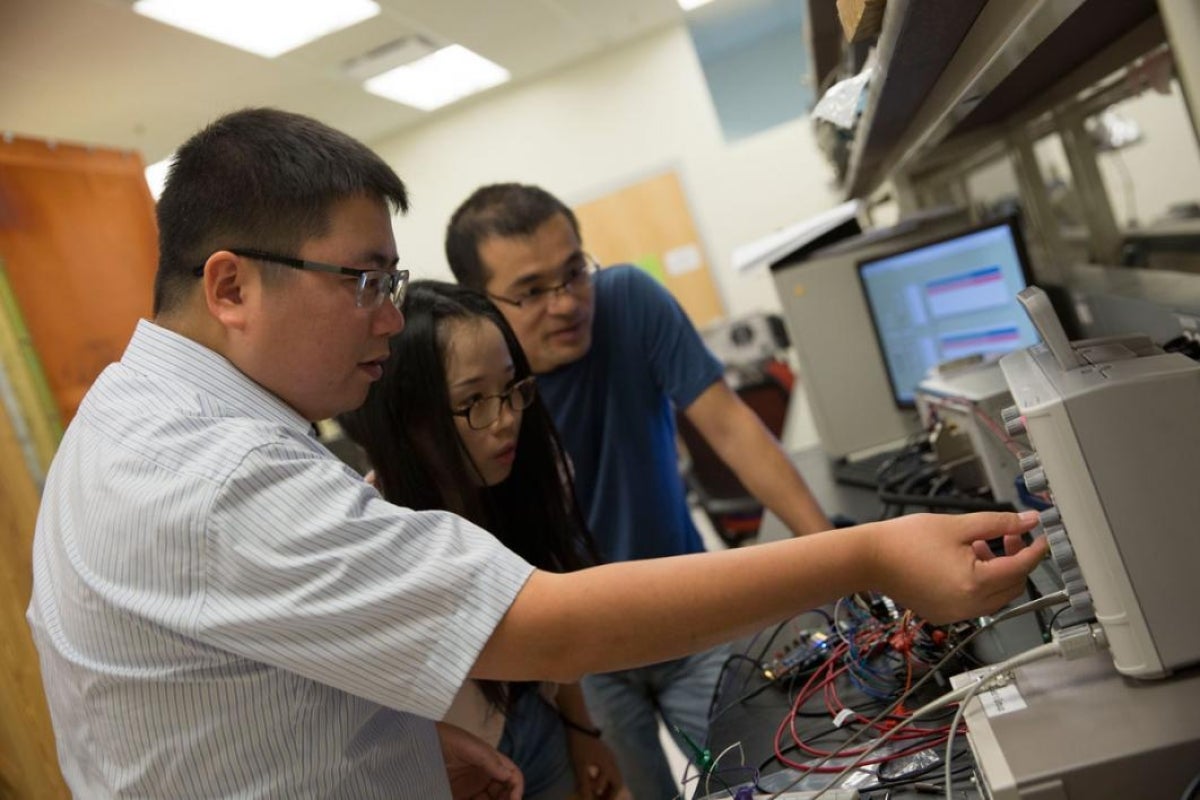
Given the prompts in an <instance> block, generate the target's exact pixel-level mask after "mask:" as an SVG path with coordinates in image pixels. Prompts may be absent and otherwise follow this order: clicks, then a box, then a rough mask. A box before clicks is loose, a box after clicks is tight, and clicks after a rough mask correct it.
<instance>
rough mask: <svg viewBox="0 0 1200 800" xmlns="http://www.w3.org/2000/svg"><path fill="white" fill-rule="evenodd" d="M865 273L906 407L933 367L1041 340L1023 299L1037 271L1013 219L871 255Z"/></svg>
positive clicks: (861, 266)
mask: <svg viewBox="0 0 1200 800" xmlns="http://www.w3.org/2000/svg"><path fill="white" fill-rule="evenodd" d="M858 277H859V281H860V282H861V284H862V289H863V295H864V298H865V299H866V304H867V311H868V314H869V316H870V318H871V322H872V324H873V326H874V329H875V337H876V339H877V340H878V342H879V349H880V352H881V353H882V354H883V361H884V365H885V366H886V367H887V372H888V380H889V383H890V385H891V390H892V398H893V399H894V400H895V402H896V405H897V406H898V407H900V408H911V407H913V405H914V403H915V398H916V388H917V384H918V383H920V382H921V380H922V379H924V377H925V375H926V373H927V372H928V371H929V369H930V367H934V366H937V365H938V364H942V363H945V362H948V361H955V360H957V359H961V358H966V357H969V356H983V357H984V358H986V359H995V358H999V357H1000V356H1002V355H1004V354H1005V353H1009V352H1011V351H1013V350H1017V349H1019V348H1022V347H1028V346H1030V345H1034V344H1037V343H1038V341H1039V339H1038V334H1037V330H1036V329H1035V328H1034V327H1033V324H1032V323H1031V322H1030V321H1029V317H1028V315H1027V314H1026V313H1025V311H1024V309H1023V308H1022V307H1021V305H1020V304H1019V303H1018V302H1017V300H1016V296H1017V292H1019V291H1021V290H1022V289H1024V288H1025V287H1026V286H1028V285H1029V283H1030V273H1029V261H1028V258H1027V257H1026V255H1025V247H1024V242H1023V241H1022V239H1021V234H1020V231H1019V230H1018V229H1017V225H1016V221H1015V220H1014V219H1006V220H1003V221H1001V222H995V223H991V224H988V225H984V226H980V227H976V228H972V229H970V230H968V231H965V232H963V233H959V234H956V235H954V236H951V237H949V238H946V239H940V240H938V241H935V242H930V243H927V244H922V245H920V246H917V247H911V248H908V249H905V250H901V251H899V252H893V253H892V254H890V255H886V256H879V257H872V258H869V259H865V260H863V261H860V262H858Z"/></svg>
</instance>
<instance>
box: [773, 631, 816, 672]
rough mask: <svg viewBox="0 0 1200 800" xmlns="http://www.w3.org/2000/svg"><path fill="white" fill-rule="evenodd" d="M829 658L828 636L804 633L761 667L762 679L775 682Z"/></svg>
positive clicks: (814, 632) (810, 632) (813, 632)
mask: <svg viewBox="0 0 1200 800" xmlns="http://www.w3.org/2000/svg"><path fill="white" fill-rule="evenodd" d="M828 657H829V635H828V634H826V633H823V632H822V631H804V632H802V633H801V634H800V635H799V636H798V637H796V639H795V640H794V641H793V642H792V643H791V644H790V645H789V646H788V647H787V648H785V649H784V650H781V651H780V652H778V653H776V655H775V657H774V658H772V659H771V660H770V661H767V662H765V663H764V664H763V665H762V674H763V677H764V678H766V679H767V680H769V681H773V680H777V679H779V678H781V677H783V676H784V675H787V674H788V673H790V672H803V671H805V670H807V669H809V668H811V667H815V666H816V665H817V664H820V663H821V662H822V661H824V660H825V659H826V658H828Z"/></svg>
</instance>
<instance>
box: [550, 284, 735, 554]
mask: <svg viewBox="0 0 1200 800" xmlns="http://www.w3.org/2000/svg"><path fill="white" fill-rule="evenodd" d="M593 288H594V292H595V316H594V319H593V326H592V346H591V349H590V350H589V351H588V352H587V354H586V355H584V356H583V358H581V359H579V360H578V361H575V362H572V363H571V364H568V365H566V366H564V367H561V368H559V369H557V370H555V371H553V372H550V373H547V374H545V375H539V376H538V391H539V394H540V395H541V397H542V398H543V399H544V400H545V402H546V405H547V407H548V408H549V409H550V413H551V414H552V415H553V417H554V420H555V423H556V425H557V427H558V431H559V434H560V435H561V436H562V439H563V444H564V446H565V447H566V449H567V452H568V454H569V455H570V457H571V461H572V464H573V466H574V469H575V483H576V489H577V491H578V493H579V498H580V502H581V503H582V504H583V507H584V510H585V513H586V515H587V521H588V524H589V526H590V527H591V531H592V534H593V536H594V537H595V538H596V541H597V543H598V544H599V546H600V549H601V551H602V554H603V555H604V556H605V557H606V558H607V559H608V560H611V561H625V560H629V559H638V558H653V557H657V556H671V555H680V554H683V553H694V552H700V551H702V550H703V549H704V545H703V543H702V541H701V539H700V535H699V533H698V532H697V531H696V527H695V525H694V524H693V523H692V519H691V514H690V512H689V510H688V506H687V502H686V493H685V489H684V485H683V481H682V479H681V478H680V475H679V466H678V456H677V451H676V446H675V411H676V409H686V408H687V407H688V406H690V405H691V404H692V402H693V401H695V399H696V398H697V397H699V396H700V394H701V393H702V392H704V390H705V389H707V388H708V387H709V386H711V385H712V384H713V383H715V382H716V381H719V380H721V379H722V376H723V374H724V370H723V368H722V366H721V363H720V362H719V361H718V360H717V359H716V358H715V357H714V356H713V355H712V354H711V353H710V352H709V351H708V349H707V348H706V347H705V346H704V343H703V341H701V339H700V335H699V334H698V333H697V332H696V329H695V327H694V326H693V325H692V324H691V321H690V320H688V318H687V315H686V314H684V312H683V309H682V308H680V306H679V304H678V303H677V302H676V301H675V299H674V298H673V297H671V295H670V294H669V293H668V292H667V291H666V290H665V289H664V288H663V287H662V286H661V285H660V284H659V283H658V282H656V281H655V280H654V279H653V278H651V277H650V276H649V275H647V274H646V273H644V272H643V271H641V270H639V269H637V268H636V267H631V266H616V267H609V268H607V269H603V270H600V272H599V273H597V274H596V277H595V284H594V287H593Z"/></svg>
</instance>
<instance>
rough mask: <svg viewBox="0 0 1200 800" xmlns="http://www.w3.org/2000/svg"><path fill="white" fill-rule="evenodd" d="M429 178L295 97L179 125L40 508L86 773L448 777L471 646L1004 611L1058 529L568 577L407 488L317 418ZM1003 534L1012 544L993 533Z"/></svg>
mask: <svg viewBox="0 0 1200 800" xmlns="http://www.w3.org/2000/svg"><path fill="white" fill-rule="evenodd" d="M406 203H407V201H406V196H405V191H404V186H403V184H402V183H401V182H400V180H399V179H398V178H397V177H396V175H395V174H394V172H393V171H392V170H391V169H390V168H388V167H387V166H386V164H384V163H383V161H382V160H380V159H379V158H378V156H376V155H374V154H373V153H371V152H370V151H369V150H368V149H367V148H365V147H364V146H362V145H361V144H360V143H358V142H356V141H354V140H353V139H350V138H349V137H346V136H344V135H343V134H340V133H338V132H336V131H333V130H332V129H330V128H328V127H326V126H324V125H322V124H320V123H318V122H316V121H314V120H310V119H307V118H304V117H300V116H297V115H293V114H287V113H284V112H279V111H273V110H268V109H258V110H248V111H243V112H238V113H235V114H231V115H228V116H226V117H224V118H222V119H220V120H218V121H217V122H215V123H213V124H212V125H210V126H209V127H208V128H206V129H204V130H203V131H201V132H200V133H198V134H197V135H196V136H194V137H193V138H192V139H191V140H190V141H189V142H188V143H187V144H185V145H184V146H183V147H182V148H180V150H179V152H178V154H177V155H176V157H175V161H174V164H173V166H172V170H171V174H170V177H169V179H168V182H167V185H166V188H165V190H164V192H163V195H162V198H161V199H160V201H159V205H158V221H159V244H160V253H159V258H160V262H159V270H158V275H157V278H156V283H155V320H154V322H149V321H142V322H140V323H139V325H138V327H137V330H136V332H135V333H134V336H133V339H132V340H131V342H130V344H129V347H128V348H127V350H126V352H125V354H124V356H123V357H122V359H121V361H120V362H119V363H117V364H113V365H111V366H110V367H109V368H108V369H106V370H105V371H104V373H103V374H102V375H101V376H100V377H99V379H97V381H96V383H95V385H94V386H93V387H92V389H91V390H90V391H89V393H88V395H87V396H86V398H85V399H84V401H83V403H82V404H81V405H80V408H79V411H78V413H77V415H76V417H75V419H74V420H73V421H72V423H71V425H70V427H69V429H68V431H67V434H66V436H65V437H64V439H63V442H62V444H61V446H60V448H59V452H58V454H57V455H56V458H55V461H54V464H53V466H52V468H51V470H50V474H49V476H48V479H47V483H46V488H45V492H44V495H43V500H42V507H41V511H40V513H39V516H38V523H37V533H36V538H35V543H34V592H33V597H32V600H31V603H30V608H29V615H28V616H29V622H30V625H31V627H32V630H33V634H34V638H35V641H36V643H37V646H38V650H39V653H40V657H41V664H42V670H43V679H44V682H45V686H46V694H47V698H48V700H49V705H50V710H51V715H52V718H53V722H54V727H55V732H56V735H57V738H58V752H59V757H60V762H61V766H62V769H63V773H64V775H65V777H66V779H67V782H68V784H69V785H70V787H71V789H72V791H74V792H75V794H76V795H78V796H81V797H87V798H105V797H153V798H176V797H238V798H246V797H306V798H307V797H345V798H377V797H378V798H383V797H397V796H403V797H421V798H439V797H449V796H451V787H450V783H449V782H448V780H447V761H446V759H444V758H443V751H444V750H445V752H446V753H449V754H451V755H454V754H457V753H460V752H462V751H461V750H454V749H453V748H450V747H449V746H448V745H447V744H446V743H445V742H447V741H452V740H450V739H446V740H445V741H440V740H439V732H438V729H436V728H435V726H434V724H433V723H432V722H429V721H428V720H436V719H440V718H441V717H442V715H443V714H444V713H445V711H446V709H447V708H448V707H449V705H450V702H451V700H452V699H453V697H454V695H455V693H456V692H457V690H458V688H459V687H460V686H461V685H462V683H463V682H464V681H465V680H466V679H467V678H468V677H473V678H481V679H491V680H505V681H524V680H559V681H573V680H576V679H577V678H578V677H579V676H580V675H581V674H583V673H584V672H592V671H607V670H612V669H619V668H624V667H629V666H633V665H637V664H644V663H649V662H653V661H659V660H663V659H666V658H672V657H677V656H679V655H682V654H684V653H688V652H694V651H697V650H700V649H703V648H705V647H708V646H710V645H712V644H715V643H717V642H719V641H722V640H727V639H729V638H732V637H734V636H736V635H739V634H741V633H744V632H747V631H749V630H752V629H754V628H756V627H760V626H763V625H765V624H767V623H770V622H773V621H777V620H779V619H782V618H784V617H786V616H789V615H791V614H793V613H796V612H798V611H800V610H803V609H806V608H809V607H812V606H815V605H818V604H820V603H821V602H824V601H827V600H830V599H832V598H834V597H836V596H839V595H842V594H848V593H850V592H851V591H855V590H861V589H866V588H873V589H878V590H881V591H884V592H886V593H888V594H889V595H891V596H892V597H893V598H894V599H895V600H896V601H897V602H899V603H902V604H904V605H906V606H908V607H912V608H914V609H915V610H916V611H917V612H918V613H921V614H923V615H924V616H926V617H927V618H930V619H932V620H934V621H937V620H948V619H953V618H962V617H967V616H974V615H977V614H980V613H984V612H987V611H991V610H994V609H995V608H997V607H999V606H1000V605H1002V604H1003V603H1004V602H1005V601H1007V600H1008V599H1009V598H1011V597H1013V596H1015V595H1016V594H1017V593H1018V592H1019V590H1020V588H1021V586H1022V582H1023V578H1024V575H1025V574H1026V573H1027V572H1028V571H1029V570H1030V569H1031V568H1032V567H1033V565H1034V564H1035V563H1036V561H1037V559H1038V558H1040V556H1041V552H1042V549H1043V548H1042V546H1041V545H1038V546H1035V547H1030V548H1026V549H1025V550H1023V551H1020V552H1017V550H1018V547H1017V546H1016V542H1017V540H1016V536H1017V534H1020V533H1021V532H1023V531H1025V530H1028V529H1029V528H1030V527H1032V524H1033V518H1032V517H1029V516H1021V517H1018V516H1017V515H1012V514H984V515H972V516H969V517H938V518H930V517H906V518H903V519H900V520H895V521H892V522H889V523H885V524H878V525H867V526H861V527H860V528H857V529H851V530H848V531H843V532H837V533H830V534H814V535H812V536H808V537H804V538H803V539H797V540H793V541H788V542H780V543H777V544H772V545H764V546H762V547H756V548H749V549H746V550H740V551H731V552H726V553H716V554H704V555H696V556H682V557H678V558H665V559H655V560H653V561H646V562H635V563H626V564H616V565H606V566H602V567H597V568H594V569H589V570H584V571H582V572H578V573H574V574H572V575H570V576H563V575H554V574H549V573H543V572H540V571H535V570H534V569H533V568H532V567H530V566H529V565H528V564H526V563H525V562H523V561H522V560H521V559H519V558H518V557H517V556H515V555H513V554H512V553H510V552H509V551H507V550H505V549H504V548H503V547H502V546H501V545H500V544H499V543H498V542H497V541H496V540H495V539H493V538H492V537H491V536H490V535H489V534H487V533H486V532H484V531H482V530H479V529H478V528H475V527H474V526H472V525H470V524H469V523H467V522H465V521H463V520H461V519H459V518H457V517H455V516H453V515H451V514H448V513H441V512H420V513H418V512H413V511H409V510H406V509H401V508H397V507H395V506H392V505H390V504H388V503H386V502H385V501H383V500H382V499H381V498H380V497H379V495H378V494H377V493H376V492H375V490H374V489H372V488H370V487H369V486H368V485H367V484H365V483H364V482H363V481H362V480H361V479H360V477H359V476H358V475H356V474H355V473H354V472H353V471H352V470H350V469H349V468H348V467H346V466H344V465H343V464H342V463H341V462H340V461H338V460H337V459H336V458H335V457H334V456H332V454H330V453H329V452H328V451H327V450H326V449H325V448H324V447H323V446H321V444H320V443H318V442H317V441H315V440H314V439H313V438H312V437H311V436H310V435H309V432H310V426H311V422H312V421H315V420H319V419H325V418H328V417H332V416H334V415H335V414H337V413H339V412H342V411H346V410H349V409H351V408H354V407H356V406H357V405H358V404H359V403H361V402H362V400H363V399H364V397H365V396H366V392H367V389H368V387H369V385H370V384H371V382H372V381H374V380H376V379H377V378H378V377H379V375H380V372H381V369H380V363H381V362H382V360H383V359H384V357H385V356H386V354H387V342H388V338H389V337H390V336H391V335H392V334H394V333H396V332H397V331H399V330H401V328H402V327H403V324H404V322H403V316H402V314H401V312H400V306H401V304H402V302H403V293H404V287H405V282H406V280H407V273H405V272H403V271H401V270H398V269H397V263H398V260H399V259H398V257H397V250H396V244H395V241H394V236H393V233H392V227H391V210H392V209H393V208H395V209H401V210H402V209H404V208H405V207H406ZM530 502H538V498H530ZM1002 535H1007V536H1009V537H1010V542H1011V543H1013V545H1014V546H1013V553H1014V554H1013V555H1011V556H1010V557H1002V558H994V559H993V558H990V557H988V556H987V555H986V553H985V550H986V549H985V548H977V547H976V546H977V544H978V540H980V539H984V538H990V537H995V536H1002ZM447 735H448V734H447ZM454 741H457V740H454ZM489 757H490V754H485V755H480V754H479V753H478V752H476V753H475V755H473V756H465V757H463V759H460V760H456V761H454V762H453V763H451V764H450V766H451V767H457V768H458V769H456V770H455V771H454V773H453V775H452V777H460V778H461V777H463V776H466V778H464V781H465V782H463V783H459V784H456V786H455V794H456V795H462V794H470V793H472V792H474V791H475V790H476V789H479V788H481V787H482V786H484V785H485V784H486V783H487V782H488V780H490V781H491V783H490V786H488V787H487V788H488V791H493V792H500V791H503V792H508V793H510V794H512V795H516V794H519V792H520V782H519V778H516V777H513V776H511V775H510V774H509V773H506V772H505V770H506V768H507V766H508V765H505V764H503V763H501V762H499V761H497V760H493V761H490V762H489V761H487V759H488V758H489ZM497 758H498V757H497ZM472 781H475V782H476V783H471V782H472ZM469 783H470V785H468V784H469Z"/></svg>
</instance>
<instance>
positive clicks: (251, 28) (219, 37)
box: [133, 0, 379, 58]
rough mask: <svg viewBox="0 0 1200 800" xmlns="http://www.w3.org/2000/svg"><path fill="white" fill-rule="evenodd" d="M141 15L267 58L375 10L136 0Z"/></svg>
mask: <svg viewBox="0 0 1200 800" xmlns="http://www.w3.org/2000/svg"><path fill="white" fill-rule="evenodd" d="M133 10H134V11H136V12H137V13H139V14H142V15H143V16H147V17H150V18H151V19H156V20H158V21H159V22H165V23H166V24H168V25H174V26H175V27H176V28H182V29H184V30H185V31H190V32H191V33H197V34H199V35H201V36H204V37H207V38H209V39H215V40H216V41H218V42H221V43H222V44H227V45H230V46H231V47H236V48H238V49H240V50H248V51H249V52H251V53H256V54H258V55H260V56H266V57H267V58H274V57H275V56H277V55H279V54H280V53H286V52H287V51H288V50H294V49H295V48H297V47H299V46H301V45H303V44H308V43H309V42H311V41H314V40H316V39H320V38H321V37H322V36H326V35H328V34H330V33H333V32H334V31H340V30H341V29H342V28H348V27H350V26H351V25H353V24H354V23H356V22H362V21H363V20H364V19H370V18H371V17H373V16H375V15H376V14H378V13H379V4H378V3H376V2H375V0H201V1H200V2H197V0H137V2H135V3H134V4H133Z"/></svg>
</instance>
